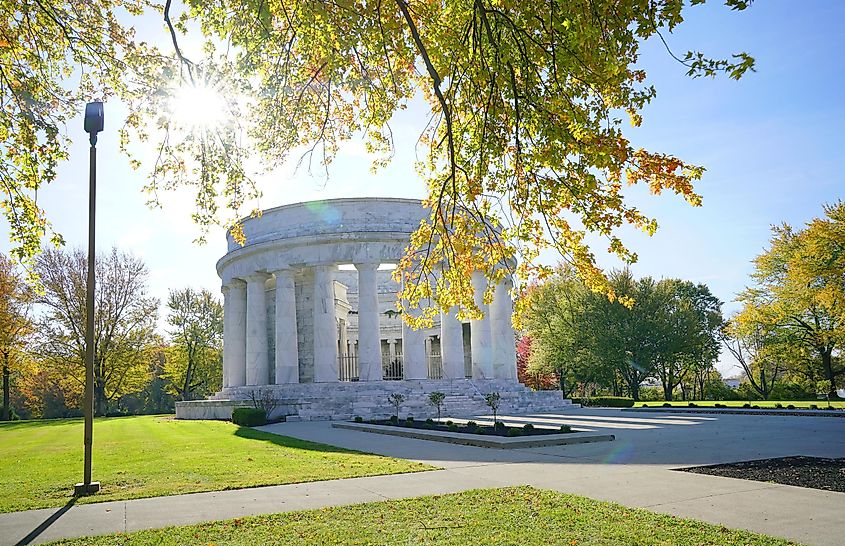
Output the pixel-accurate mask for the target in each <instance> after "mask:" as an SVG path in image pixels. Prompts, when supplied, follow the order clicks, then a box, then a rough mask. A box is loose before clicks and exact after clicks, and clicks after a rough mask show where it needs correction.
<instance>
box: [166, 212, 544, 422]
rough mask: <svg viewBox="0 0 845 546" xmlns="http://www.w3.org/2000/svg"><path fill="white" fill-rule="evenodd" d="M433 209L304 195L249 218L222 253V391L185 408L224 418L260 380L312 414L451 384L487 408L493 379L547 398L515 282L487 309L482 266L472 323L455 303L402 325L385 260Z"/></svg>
mask: <svg viewBox="0 0 845 546" xmlns="http://www.w3.org/2000/svg"><path fill="white" fill-rule="evenodd" d="M426 214H427V211H426V210H425V209H424V208H423V207H422V203H421V202H420V201H418V200H412V199H381V198H378V199H376V198H362V199H334V200H329V201H313V202H308V203H297V204H294V205H286V206H282V207H277V208H274V209H270V210H267V211H264V212H263V213H262V214H261V216H259V217H255V218H249V219H246V220H245V221H244V223H243V229H244V234H245V236H246V244H245V245H244V246H241V245H239V244H238V243H236V242H235V241H234V240H233V239H232V237H231V236H229V239H228V252H227V254H226V255H225V256H223V258H221V259H220V261H219V262H218V263H217V272H218V274H219V275H220V277H221V279H222V280H223V297H224V335H223V338H224V349H223V385H222V390H221V391H220V392H219V393H217V394H216V395H215V396H213V397H212V400H210V401H194V402H184V403H183V402H180V403H179V404H177V417H180V418H204V417H205V418H207V417H209V416H212V417H213V416H216V417H217V418H225V417H228V415H225V414H226V412H227V411H229V412H230V410H231V407H235V406H237V405H243V404H244V401H246V400H250V399H251V395H252V394H254V393H255V392H256V391H257V390H262V389H270V390H271V391H272V392H273V394H274V396H275V397H276V398H277V399H279V400H280V402H282V406H281V407H283V408H286V409H285V410H284V411H286V412H288V413H289V414H293V415H296V416H298V417H299V418H303V419H322V418H338V417H343V418H346V416H347V414H349V413H350V412H352V411H353V410H354V411H355V412H356V414H358V415H362V416H367V415H376V414H378V413H379V412H381V411H382V410H384V409H385V407H386V402H385V401H384V400H382V398H385V399H386V396H387V394H388V393H389V392H407V393H408V396H410V397H411V398H410V399H409V403H412V400H416V398H414V397H417V398H420V397H422V398H420V402H419V404H418V405H420V406H425V404H426V403H425V400H424V397H425V396H427V394H426V393H428V392H431V391H432V390H437V389H440V390H444V389H447V388H448V390H449V392H451V393H459V394H460V400H462V401H463V402H462V403H464V404H469V402H467V400H475V401H474V402H473V404H475V406H473V407H476V408H477V409H478V410H481V409H482V406H483V399H478V400H476V398H478V396H479V393H481V392H484V391H490V390H491V389H494V388H495V389H496V390H497V391H499V392H506V393H507V392H510V394H511V395H512V399H513V400H514V404H515V406H514V407H517V406H518V407H524V408H526V409H536V408H537V407H539V406H537V405H536V404H535V405H531V404H532V402H531V401H530V400H529V398H530V397H529V398H525V397H526V396H527V395H526V393H525V388H524V387H522V386H521V385H519V384H518V383H517V381H516V378H517V375H516V352H515V339H514V332H513V327H512V326H511V317H510V315H511V312H512V302H511V299H510V293H509V288H510V284H509V282H508V281H505V282H502V283H500V285H499V286H497V287H496V291H495V296H494V298H493V302H492V304H491V305H490V309H487V306H485V305H483V303H482V302H481V297H482V296H481V294H482V293H483V290H484V289H485V288H486V280H485V277H484V275H483V274H482V273H480V272H477V273H475V274H473V277H472V282H473V286H474V287H475V288H476V291H477V296H476V297H477V298H478V300H477V301H478V302H479V303H480V304H481V305H480V306H481V308H482V310H483V311H484V313H485V316H484V318H483V319H481V320H473V321H471V324H470V327H469V329H468V330H465V328H464V325H463V324H462V323H461V321H459V320H458V319H457V318H456V316H455V310H454V309H452V310H450V312H448V313H445V312H441V313H440V315H439V317H440V318H439V321H437V322H438V323H436V324H435V325H434V326H433V327H432V328H428V329H423V330H418V331H417V330H412V329H410V328H408V327H407V326H405V325H404V322H403V321H402V318H401V314H399V313H398V312H397V310H396V293H397V292H398V290H399V287H398V285H397V284H396V282H394V281H393V280H392V278H391V275H390V274H391V272H390V271H386V270H385V269H386V268H389V267H391V266H392V265H395V264H396V263H397V262H398V261H399V259H400V258H401V257H402V255H403V254H404V250H405V247H406V246H407V244H408V240H409V237H410V235H411V233H413V232H414V231H415V230H416V228H417V227H418V226H419V223H420V220H421V219H423V218H424V217H425V216H426ZM466 332H468V333H469V340H466V339H464V337H465V333H466ZM465 351H469V353H471V354H469V355H468V357H469V358H470V359H471V362H472V372H471V377H467V372H466V371H465V354H464V353H465ZM485 381H486V382H488V383H484V382H485ZM403 389H405V390H404V391H403ZM444 392H445V390H444ZM333 393H334V394H333ZM353 395H354V396H353ZM544 396H545V398H543V400H546V402H548V401H549V400H555V398H554V396H552V397H551V398H550V397H549V396H546V395H544ZM558 398H559V396H558ZM447 400H448V398H447ZM356 404H357V405H356ZM547 405H548V404H547ZM558 405H559V404H558ZM447 407H448V402H447Z"/></svg>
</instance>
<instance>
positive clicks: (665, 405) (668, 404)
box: [663, 402, 672, 408]
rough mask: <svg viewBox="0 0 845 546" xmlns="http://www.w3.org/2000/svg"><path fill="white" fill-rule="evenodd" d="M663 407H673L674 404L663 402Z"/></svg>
mask: <svg viewBox="0 0 845 546" xmlns="http://www.w3.org/2000/svg"><path fill="white" fill-rule="evenodd" d="M663 407H664V408H671V407H672V404H670V403H669V402H663Z"/></svg>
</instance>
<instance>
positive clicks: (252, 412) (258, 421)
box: [232, 408, 267, 427]
mask: <svg viewBox="0 0 845 546" xmlns="http://www.w3.org/2000/svg"><path fill="white" fill-rule="evenodd" d="M232 422H233V423H235V424H236V425H240V426H242V427H257V426H261V425H266V424H267V412H266V411H264V410H263V409H258V408H235V409H234V410H232Z"/></svg>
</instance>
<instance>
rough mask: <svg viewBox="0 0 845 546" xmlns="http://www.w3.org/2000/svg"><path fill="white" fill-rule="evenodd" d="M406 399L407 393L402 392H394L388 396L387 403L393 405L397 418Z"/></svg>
mask: <svg viewBox="0 0 845 546" xmlns="http://www.w3.org/2000/svg"><path fill="white" fill-rule="evenodd" d="M404 401H405V395H403V394H400V393H398V392H394V393H392V394H391V395H390V396H388V397H387V403H388V404H390V405H391V406H393V409H394V415H396V418H397V419H398V418H399V408H400V407H401V406H402V402H404Z"/></svg>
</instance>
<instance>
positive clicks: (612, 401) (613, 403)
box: [586, 396, 634, 408]
mask: <svg viewBox="0 0 845 546" xmlns="http://www.w3.org/2000/svg"><path fill="white" fill-rule="evenodd" d="M586 405H588V406H594V407H604V408H632V407H634V399H633V398H626V397H624V396H594V397H593V398H590V399H589V400H587V404H586Z"/></svg>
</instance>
